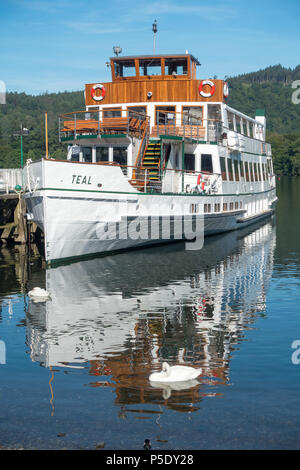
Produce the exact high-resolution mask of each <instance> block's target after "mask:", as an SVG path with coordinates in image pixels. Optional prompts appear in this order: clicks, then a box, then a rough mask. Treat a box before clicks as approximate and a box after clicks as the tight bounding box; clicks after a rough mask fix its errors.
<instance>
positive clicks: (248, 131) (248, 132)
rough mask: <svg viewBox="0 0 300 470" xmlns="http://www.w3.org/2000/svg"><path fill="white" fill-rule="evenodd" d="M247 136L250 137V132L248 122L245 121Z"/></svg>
mask: <svg viewBox="0 0 300 470" xmlns="http://www.w3.org/2000/svg"><path fill="white" fill-rule="evenodd" d="M247 136H248V137H251V132H250V122H249V121H247Z"/></svg>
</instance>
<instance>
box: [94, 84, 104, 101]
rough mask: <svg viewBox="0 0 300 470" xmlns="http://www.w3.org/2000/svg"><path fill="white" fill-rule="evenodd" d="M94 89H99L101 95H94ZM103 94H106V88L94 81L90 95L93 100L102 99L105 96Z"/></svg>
mask: <svg viewBox="0 0 300 470" xmlns="http://www.w3.org/2000/svg"><path fill="white" fill-rule="evenodd" d="M96 90H101V95H99V96H96V94H95V93H96ZM105 95H106V89H105V87H104V85H102V84H101V83H96V85H94V86H93V87H92V89H91V96H92V98H93V100H94V101H102V100H103V99H104V98H105Z"/></svg>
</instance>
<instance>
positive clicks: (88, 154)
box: [82, 147, 92, 163]
mask: <svg viewBox="0 0 300 470" xmlns="http://www.w3.org/2000/svg"><path fill="white" fill-rule="evenodd" d="M82 157H83V161H84V162H87V163H90V162H92V147H83V148H82Z"/></svg>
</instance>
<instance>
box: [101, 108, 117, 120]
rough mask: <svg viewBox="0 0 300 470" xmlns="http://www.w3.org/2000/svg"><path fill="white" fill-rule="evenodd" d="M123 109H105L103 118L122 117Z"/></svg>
mask: <svg viewBox="0 0 300 470" xmlns="http://www.w3.org/2000/svg"><path fill="white" fill-rule="evenodd" d="M121 113H122V109H121V108H106V109H103V118H104V119H106V118H114V117H121Z"/></svg>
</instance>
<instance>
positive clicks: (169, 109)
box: [155, 106, 175, 126]
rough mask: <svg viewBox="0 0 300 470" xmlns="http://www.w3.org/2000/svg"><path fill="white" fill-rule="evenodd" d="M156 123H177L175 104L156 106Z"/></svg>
mask: <svg viewBox="0 0 300 470" xmlns="http://www.w3.org/2000/svg"><path fill="white" fill-rule="evenodd" d="M155 122H156V125H158V124H159V125H161V126H168V125H170V124H172V125H174V124H175V106H156V107H155Z"/></svg>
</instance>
